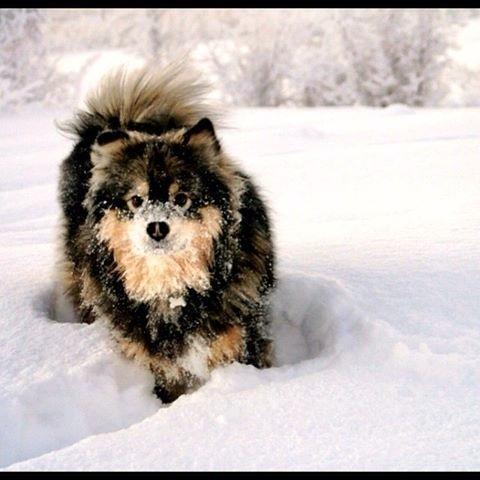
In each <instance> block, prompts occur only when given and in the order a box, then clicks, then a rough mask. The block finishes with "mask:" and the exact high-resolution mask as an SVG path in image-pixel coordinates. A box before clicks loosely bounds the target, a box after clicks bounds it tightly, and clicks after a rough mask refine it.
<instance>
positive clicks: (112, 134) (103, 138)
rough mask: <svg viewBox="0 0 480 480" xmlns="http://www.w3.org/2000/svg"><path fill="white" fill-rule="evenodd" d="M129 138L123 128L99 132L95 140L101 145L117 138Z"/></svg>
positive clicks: (115, 140)
mask: <svg viewBox="0 0 480 480" xmlns="http://www.w3.org/2000/svg"><path fill="white" fill-rule="evenodd" d="M128 138H130V137H129V135H128V133H127V132H124V131H123V130H106V131H104V132H101V133H100V134H99V135H98V136H97V138H96V140H95V142H96V143H97V145H98V146H100V147H103V146H104V145H107V144H109V143H112V142H117V141H118V140H125V139H128Z"/></svg>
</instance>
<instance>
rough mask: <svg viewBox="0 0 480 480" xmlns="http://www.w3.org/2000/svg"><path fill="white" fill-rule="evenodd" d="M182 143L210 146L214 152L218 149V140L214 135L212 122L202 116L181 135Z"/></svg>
mask: <svg viewBox="0 0 480 480" xmlns="http://www.w3.org/2000/svg"><path fill="white" fill-rule="evenodd" d="M183 143H184V144H185V145H191V146H212V147H213V148H214V149H215V151H216V152H219V151H220V142H219V141H218V138H217V136H216V135H215V129H214V128H213V123H212V122H211V120H210V119H208V118H202V119H201V120H200V121H199V122H197V123H196V124H195V125H194V126H193V127H190V128H189V129H188V130H187V131H186V132H185V134H184V136H183Z"/></svg>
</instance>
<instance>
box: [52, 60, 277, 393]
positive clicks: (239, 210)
mask: <svg viewBox="0 0 480 480" xmlns="http://www.w3.org/2000/svg"><path fill="white" fill-rule="evenodd" d="M205 91H206V89H205V87H204V85H203V84H201V83H200V82H199V81H198V80H197V79H196V78H194V77H192V76H191V75H189V74H188V73H187V72H186V70H185V69H184V68H183V67H179V66H172V67H170V68H167V69H164V70H163V71H161V72H158V71H155V70H152V69H150V68H144V69H142V70H138V71H136V72H130V73H127V72H126V71H124V70H118V71H116V72H115V73H113V74H111V75H109V76H108V77H106V78H105V79H104V80H103V82H102V83H101V84H100V86H99V88H98V90H96V91H95V92H94V93H93V94H92V95H90V97H89V98H88V99H87V102H86V105H87V108H86V109H85V110H84V111H81V112H79V113H78V114H77V116H76V118H75V119H74V121H73V122H71V124H70V125H69V127H68V128H69V130H70V131H71V132H73V133H74V134H75V135H76V139H77V141H76V142H77V143H76V145H75V147H74V148H73V151H72V153H71V154H70V156H68V157H67V158H66V159H65V160H64V161H63V163H62V165H61V173H60V186H59V197H60V203H61V207H62V216H63V218H62V232H61V242H60V243H61V249H60V252H61V258H60V262H59V287H60V292H59V294H60V295H63V296H66V297H68V299H69V300H70V302H71V304H72V305H73V307H74V309H75V310H76V312H77V314H78V316H79V317H80V319H81V320H82V321H84V322H92V321H94V320H95V319H98V318H102V319H105V320H106V321H107V322H108V324H109V325H110V326H111V328H112V331H113V333H114V335H115V338H116V340H117V341H118V343H119V345H120V347H121V349H122V350H123V352H124V353H125V354H126V355H127V356H128V357H131V358H135V359H136V360H137V361H139V362H141V363H142V364H144V365H145V366H147V367H148V368H150V370H151V371H152V372H153V374H154V376H155V384H156V386H155V393H156V394H157V395H158V397H159V398H160V399H161V400H162V401H164V402H171V401H173V400H175V399H176V398H177V397H178V396H179V395H181V394H183V393H185V392H188V391H191V390H193V389H195V388H196V387H198V386H199V385H201V384H202V383H203V382H204V381H205V380H206V379H207V378H208V376H209V372H210V371H211V370H212V369H213V368H214V367H215V366H217V365H222V364H226V363H229V362H233V361H238V362H242V363H247V364H252V365H255V366H256V367H259V368H263V367H268V366H270V365H271V362H272V345H271V340H270V335H269V321H268V318H269V315H268V314H269V311H268V310H269V294H270V292H271V290H272V288H273V287H274V283H275V282H274V252H273V245H272V238H271V231H270V225H269V219H268V215H267V211H266V208H265V205H264V202H263V201H262V199H261V198H260V196H259V194H258V192H257V189H256V187H255V186H254V184H253V183H252V181H251V179H250V178H249V177H248V176H247V175H246V174H244V173H242V172H241V171H240V170H239V169H238V168H237V167H236V166H235V164H234V163H233V162H232V161H231V159H230V158H229V157H228V156H227V154H226V153H225V152H224V150H223V148H222V146H221V145H220V142H219V139H218V138H217V136H216V133H215V129H214V126H213V123H212V120H211V119H215V115H214V111H213V110H211V109H210V108H209V107H208V106H207V105H206V103H205V101H204V100H203V99H202V98H203V95H204V93H205Z"/></svg>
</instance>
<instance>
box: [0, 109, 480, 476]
mask: <svg viewBox="0 0 480 480" xmlns="http://www.w3.org/2000/svg"><path fill="white" fill-rule="evenodd" d="M54 118H65V115H64V114H60V113H58V112H48V111H41V110H37V111H30V112H25V113H22V114H16V115H14V116H7V115H3V116H1V117H0V122H1V125H2V128H1V129H0V152H1V156H0V165H1V171H2V175H1V176H0V238H1V242H0V272H1V283H0V301H1V307H0V466H2V467H4V468H5V467H8V468H10V469H12V470H46V469H55V470H62V469H78V470H93V469H95V470H101V469H109V470H110V469H159V470H171V469H201V470H204V469H206V470H220V469H222V470H223V469H242V470H252V469H265V470H271V469H287V470H300V469H304V470H307V469H312V470H321V469H402V470H405V469H436V470H444V469H478V468H480V328H479V326H480V295H479V288H480V263H479V262H480V242H479V239H480V235H479V227H480V187H479V185H480V161H479V151H480V109H452V110H411V109H408V108H406V107H402V106H393V107H390V108H387V109H383V110H375V109H366V108H358V109H353V108H348V109H341V108H338V109H312V110H293V109H271V110H270V109H257V110H239V111H235V112H233V113H232V115H231V117H230V124H231V125H232V127H234V128H231V129H225V130H223V131H221V132H220V133H221V137H222V139H223V143H224V145H225V148H226V149H227V150H228V151H230V152H231V153H232V154H233V156H235V157H236V158H237V159H238V161H239V163H241V164H242V165H243V166H244V168H245V169H246V170H247V171H249V172H250V173H252V174H254V175H255V177H256V179H257V182H258V183H259V184H260V185H261V186H262V187H263V192H264V194H265V197H266V198H267V199H268V201H269V203H270V205H271V209H272V215H273V219H274V225H275V233H276V241H277V245H278V261H279V269H278V274H279V279H280V282H279V289H278V292H277V295H276V297H275V300H274V336H275V339H276V349H277V356H278V366H276V367H275V368H272V369H269V370H263V371H259V370H256V369H255V368H253V367H250V366H245V365H239V364H233V365H230V366H228V367H225V368H221V369H218V370H217V371H215V372H214V374H213V375H212V378H211V380H210V381H209V382H208V383H207V384H206V385H205V386H204V387H202V388H201V389H200V390H198V391H197V392H195V393H193V394H190V395H186V396H183V397H181V398H180V399H179V400H177V401H176V402H175V403H174V404H172V405H170V406H167V407H165V406H162V405H161V403H160V402H159V401H158V400H156V398H154V396H153V395H152V394H151V389H152V386H153V379H152V377H151V375H150V374H149V373H148V372H145V371H144V370H142V368H140V367H138V366H136V365H134V364H133V363H132V362H130V361H127V360H125V359H123V358H122V357H121V355H120V354H119V353H117V352H116V350H115V347H114V344H113V342H112V341H111V340H110V338H109V336H108V334H107V330H106V327H105V326H104V325H102V324H99V323H98V324H92V325H82V324H74V323H62V322H59V321H58V320H59V319H57V321H54V319H53V318H52V285H53V280H52V278H53V277H52V272H53V263H54V246H55V223H56V218H57V213H58V206H57V203H56V179H57V167H58V163H59V161H60V160H61V159H62V158H63V157H64V156H65V155H66V154H67V153H68V151H69V148H70V146H71V143H70V141H69V140H68V139H65V138H63V137H61V136H60V135H59V134H58V132H56V130H55V128H54V126H53V120H54ZM60 320H61V319H60Z"/></svg>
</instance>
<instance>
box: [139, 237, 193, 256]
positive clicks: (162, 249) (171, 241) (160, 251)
mask: <svg viewBox="0 0 480 480" xmlns="http://www.w3.org/2000/svg"><path fill="white" fill-rule="evenodd" d="M188 243H189V242H188V240H187V239H177V238H175V237H172V238H165V239H163V240H160V241H155V240H152V239H150V238H147V239H146V242H145V249H144V250H145V253H147V254H152V255H171V254H172V253H176V252H182V251H184V250H186V249H187V248H188Z"/></svg>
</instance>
